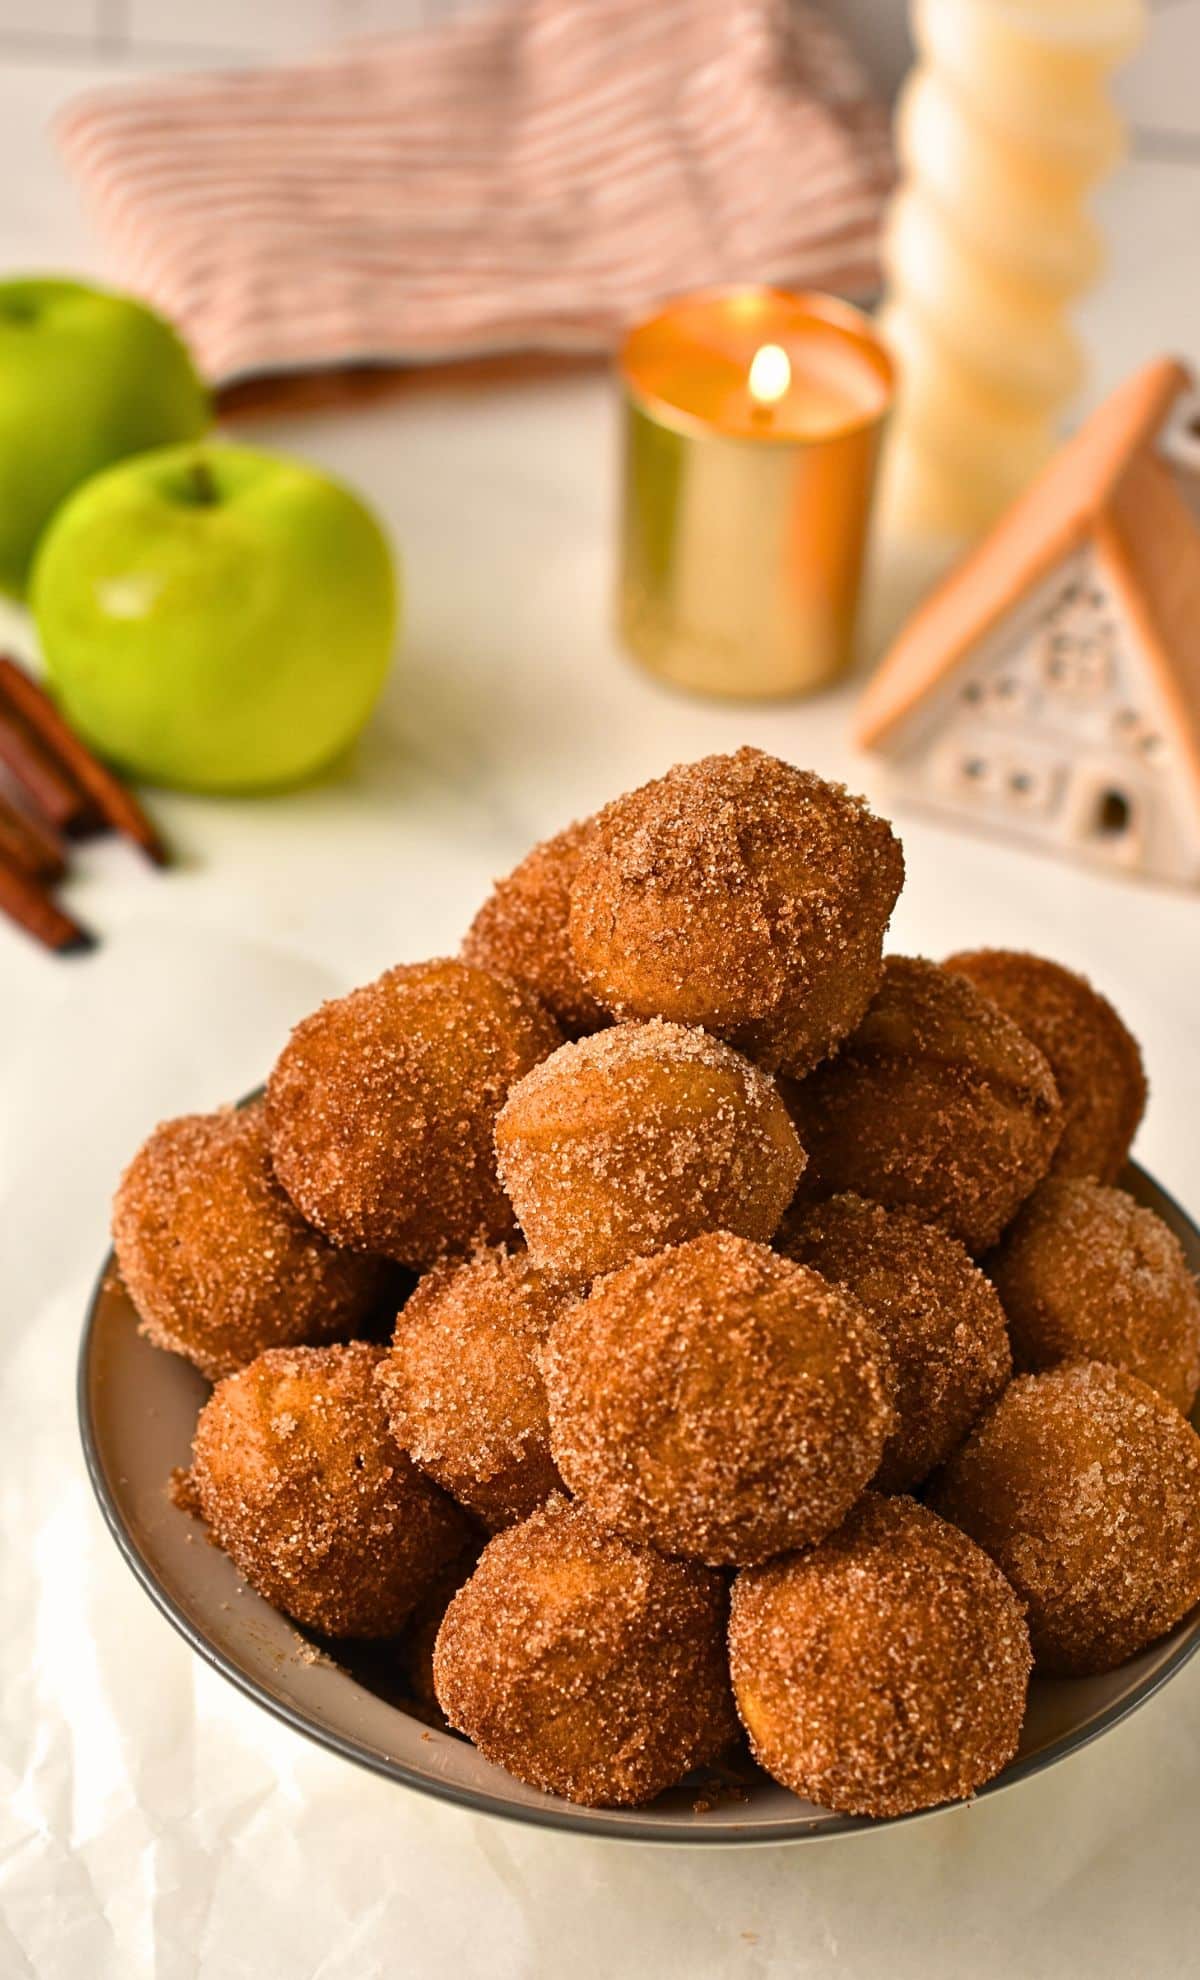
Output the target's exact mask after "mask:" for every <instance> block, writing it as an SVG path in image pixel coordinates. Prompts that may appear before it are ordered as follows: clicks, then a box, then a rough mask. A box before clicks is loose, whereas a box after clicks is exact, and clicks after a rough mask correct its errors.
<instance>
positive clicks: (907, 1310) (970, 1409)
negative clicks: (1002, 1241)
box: [777, 1196, 1012, 1492]
mask: <svg viewBox="0 0 1200 1980" xmlns="http://www.w3.org/2000/svg"><path fill="white" fill-rule="evenodd" d="M777 1245H778V1248H779V1250H780V1251H782V1252H783V1254H784V1256H785V1257H786V1258H792V1259H795V1260H796V1262H797V1263H798V1264H801V1265H809V1266H811V1267H812V1269H813V1270H814V1271H816V1272H819V1273H820V1274H821V1276H822V1278H824V1279H829V1280H832V1281H833V1282H834V1283H835V1284H836V1285H840V1286H843V1287H844V1288H845V1289H846V1291H847V1292H848V1293H850V1294H851V1295H852V1297H853V1298H855V1299H856V1300H857V1301H858V1303H859V1305H860V1306H861V1307H862V1309H863V1311H864V1312H865V1313H866V1315H867V1317H868V1319H870V1320H872V1321H874V1323H875V1325H876V1327H878V1329H879V1332H880V1334H881V1335H882V1337H883V1342H884V1346H885V1347H886V1349H887V1353H888V1358H889V1360H890V1362H891V1367H892V1374H893V1380H894V1388H893V1397H892V1399H893V1402H894V1405H895V1410H896V1427H895V1429H894V1430H893V1431H892V1434H891V1436H890V1437H889V1438H888V1441H887V1444H886V1446H885V1448H884V1453H883V1460H882V1463H881V1464H880V1467H879V1470H878V1471H877V1473H876V1474H875V1479H874V1484H875V1487H876V1490H877V1491H880V1492H907V1491H911V1490H912V1488H913V1487H914V1486H915V1485H919V1484H920V1482H921V1480H922V1479H923V1478H927V1477H928V1476H929V1473H930V1472H931V1471H932V1470H933V1469H934V1467H935V1465H938V1464H940V1463H941V1462H942V1460H943V1458H945V1457H947V1456H948V1455H949V1453H950V1452H951V1451H952V1450H953V1449H954V1448H955V1446H956V1445H957V1444H959V1443H961V1442H962V1439H963V1438H964V1437H965V1436H966V1434H967V1432H968V1430H969V1429H970V1428H971V1425H972V1424H973V1423H974V1422H975V1420H976V1418H977V1417H978V1416H979V1415H980V1413H981V1412H982V1411H983V1410H984V1409H985V1408H986V1407H987V1405H988V1404H989V1403H991V1402H994V1401H995V1400H996V1398H997V1396H998V1395H999V1394H1000V1393H1001V1391H1002V1390H1003V1388H1004V1387H1005V1384H1006V1383H1007V1382H1008V1380H1009V1377H1010V1376H1011V1374H1012V1355H1011V1353H1010V1350H1009V1343H1008V1332H1007V1329H1006V1327H1005V1322H1004V1309H1003V1308H1002V1306H1001V1304H1000V1301H999V1299H998V1297H997V1295H996V1290H995V1287H994V1286H993V1285H992V1284H991V1282H990V1280H988V1279H987V1278H985V1277H984V1274H983V1273H982V1272H981V1271H980V1270H979V1267H978V1266H977V1265H975V1264H974V1263H973V1262H972V1260H971V1258H970V1256H969V1254H968V1252H967V1251H966V1249H965V1247H964V1246H963V1245H961V1244H959V1242H958V1240H957V1239H956V1238H952V1237H950V1236H949V1234H948V1233H947V1232H946V1231H942V1230H939V1229H937V1227H936V1226H935V1225H933V1224H926V1223H924V1222H923V1221H922V1220H921V1218H919V1217H918V1216H917V1215H916V1213H915V1212H914V1211H912V1210H903V1209H898V1210H885V1209H884V1208H883V1206H882V1205H881V1204H878V1203H868V1202H866V1201H865V1199H864V1198H863V1197H861V1196H834V1197H831V1198H830V1199H829V1201H828V1202H825V1203H817V1204H812V1205H807V1206H802V1207H801V1206H798V1207H797V1209H796V1211H795V1212H794V1213H793V1214H790V1215H789V1216H788V1218H787V1219H786V1220H785V1224H784V1230H783V1232H782V1233H781V1234H780V1237H779V1239H778V1240H777Z"/></svg>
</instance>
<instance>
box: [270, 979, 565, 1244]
mask: <svg viewBox="0 0 1200 1980" xmlns="http://www.w3.org/2000/svg"><path fill="white" fill-rule="evenodd" d="M560 1038H561V1034H560V1032H559V1029H558V1026H557V1025H556V1024H555V1023H554V1020H553V1018H551V1017H550V1016H549V1014H548V1013H547V1012H546V1011H544V1010H543V1009H542V1008H541V1006H540V1004H538V1002H537V1001H536V999H535V998H534V996H533V995H532V993H531V992H530V991H528V990H526V989H525V988H524V987H523V986H521V985H519V984H516V983H513V982H510V981H509V979H508V978H507V977H501V976H496V975H494V974H493V973H492V972H491V971H490V970H485V969H478V968H476V967H475V966H474V965H473V964H469V963H462V962H428V963H407V964H401V965H400V966H399V967H398V968H396V969H390V970H388V971H387V972H386V974H385V975H383V976H381V977H379V978H378V980H377V981H376V982H374V983H369V984H367V985H366V986H365V988H363V989H361V990H352V991H351V992H350V994H349V996H347V997H339V998H336V999H335V1000H334V1001H332V1002H331V1003H327V1004H322V1006H321V1008H320V1010H318V1011H315V1012H314V1013H313V1015H312V1016H311V1017H308V1018H305V1019H304V1021H303V1023H301V1024H298V1025H297V1026H296V1029H295V1030H294V1031H293V1033H292V1035H291V1038H290V1040H289V1041H288V1043H287V1045H286V1046H285V1047H284V1050H283V1052H282V1054H281V1055H280V1057H279V1059H278V1061H277V1063H276V1066H275V1070H274V1072H273V1073H272V1074H271V1078H270V1082H269V1085H268V1087H267V1121H268V1125H269V1129H270V1137H271V1155H272V1159H273V1161H274V1164H275V1170H276V1173H277V1175H278V1177H279V1180H280V1182H281V1183H282V1184H283V1186H284V1188H285V1189H286V1190H287V1192H288V1195H289V1196H290V1197H291V1198H292V1199H293V1201H294V1202H295V1203H296V1204H297V1205H298V1206H299V1208H300V1209H301V1211H302V1212H303V1213H304V1215H305V1216H306V1217H307V1218H308V1219H309V1220H310V1222H312V1223H314V1224H316V1226H317V1228H318V1229H319V1230H322V1231H324V1232H325V1234H326V1235H327V1236H328V1237H330V1238H331V1239H332V1240H333V1242H334V1243H335V1244H344V1245H352V1246H356V1247H358V1248H359V1249H361V1250H366V1251H378V1252H381V1253H382V1254H383V1255H384V1256H385V1257H388V1258H395V1259H398V1260H400V1262H401V1263H402V1264H406V1265H417V1266H424V1265H429V1264H432V1263H433V1262H434V1260H435V1259H437V1258H439V1257H440V1256H442V1255H443V1254H444V1253H446V1252H448V1251H452V1250H461V1249H464V1248H465V1247H467V1246H469V1245H470V1244H472V1243H474V1242H476V1241H477V1240H478V1241H483V1242H487V1241H488V1240H492V1239H497V1238H503V1237H508V1236H510V1235H511V1234H512V1231H513V1215H512V1210H511V1207H510V1205H509V1203H508V1200H507V1198H506V1197H505V1195H504V1192H503V1190H502V1189H501V1187H500V1184H499V1181H498V1180H497V1177H496V1164H495V1155H494V1151H493V1148H492V1132H493V1129H494V1126H495V1121H496V1115H497V1114H498V1112H499V1110H500V1107H501V1105H502V1104H503V1101H504V1096H505V1094H506V1093H507V1091H508V1089H509V1087H510V1086H511V1085H512V1084H513V1082H514V1081H515V1080H518V1079H520V1077H521V1075H522V1074H523V1073H526V1072H528V1071H529V1070H530V1068H531V1067H532V1066H534V1065H536V1064H537V1062H538V1060H539V1059H542V1058H545V1056H546V1054H547V1053H548V1052H552V1051H553V1050H554V1048H555V1046H556V1045H557V1044H558V1043H559V1042H560Z"/></svg>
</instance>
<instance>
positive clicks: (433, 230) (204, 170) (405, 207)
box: [60, 0, 891, 383]
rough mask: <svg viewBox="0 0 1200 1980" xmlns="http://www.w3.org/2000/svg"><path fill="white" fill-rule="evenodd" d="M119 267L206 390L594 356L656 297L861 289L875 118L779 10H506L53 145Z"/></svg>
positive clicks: (162, 86)
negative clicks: (494, 356) (765, 284)
mask: <svg viewBox="0 0 1200 1980" xmlns="http://www.w3.org/2000/svg"><path fill="white" fill-rule="evenodd" d="M60 136H61V139H62V142H63V145H64V148H65V150H66V153H67V157H68V159H69V161H70V163H71V165H72V166H73V168H74V170H75V171H76V173H77V174H78V176H79V178H80V180H81V181H82V183H83V185H84V187H85V189H86V191H87V193H88V194H89V196H90V198H91V199H92V200H93V202H94V204H95V207H96V210H97V213H98V215H99V217H100V220H101V224H102V225H103V226H104V228H105V229H106V231H107V232H108V233H109V235H110V236H111V239H112V241H113V244H114V246H115V249H116V251H117V254H118V258H119V267H120V271H121V272H122V273H123V274H124V276H125V277H126V278H127V279H128V280H129V281H130V282H131V284H132V285H133V286H134V287H136V288H137V289H139V290H140V291H141V292H142V293H144V294H145V295H146V296H147V297H148V298H149V299H150V300H151V301H153V302H154V303H156V304H157V305H158V307H159V308H161V309H162V310H164V311H165V312H166V314H167V315H168V316H170V317H172V318H173V319H174V320H175V321H176V322H177V323H178V324H179V326H180V328H181V329H182V330H183V332H184V334H185V336H187V337H188V338H189V340H190V341H191V344H192V346H193V349H194V351H195V353H196V355H197V359H198V361H199V363H200V365H201V367H202V368H203V369H204V371H205V372H206V373H207V374H208V376H209V377H210V378H211V379H213V380H214V381H217V382H221V383H225V382H228V381H229V380H231V379H234V378H238V377H245V376H248V375H252V374H255V373H261V372H278V371H287V370H295V369H299V368H307V367H311V366H318V365H329V364H344V363H349V362H353V361H362V360H371V359H380V360H387V359H400V360H405V359H418V360H419V359H432V358H437V357H447V356H458V355H465V354H468V353H479V352H487V351H501V350H515V349H521V348H539V349H579V350H587V349H605V348H607V347H609V346H610V345H611V344H612V342H613V340H614V338H615V337H616V335H617V334H618V333H619V331H620V330H621V328H622V326H623V325H624V324H626V323H628V322H629V321H631V320H632V319H633V318H635V317H637V316H638V315H640V314H642V313H644V312H645V311H646V310H647V309H648V308H649V307H650V306H652V304H653V303H654V302H655V301H656V300H657V299H658V298H659V297H662V296H665V295H669V294H672V293H675V292H678V291H680V290H684V289H690V288H698V287H703V286H704V285H706V284H709V283H718V282H739V281H747V280H754V281H775V282H783V283H788V284H792V285H800V286H809V287H820V288H825V289H833V290H837V291H840V292H841V293H843V294H851V295H853V294H859V295H861V294H864V293H866V292H869V291H870V290H871V289H873V288H874V286H875V284H876V279H877V264H876V243H877V235H878V224H879V215H880V207H881V202H882V197H883V194H884V192H885V191H886V189H887V186H888V183H889V179H890V173H891V156H890V150H889V144H888V132H887V123H886V119H885V117H884V114H883V112H882V110H881V109H880V107H879V106H878V105H877V104H876V103H875V102H874V101H873V100H872V98H871V95H870V92H869V90H868V88H867V85H866V82H865V80H864V77H863V74H862V72H861V70H860V68H859V66H858V64H857V62H856V61H855V59H854V57H853V56H852V54H851V53H850V52H849V50H848V49H847V47H846V45H845V43H844V42H843V41H842V39H841V37H840V36H839V35H838V34H837V33H836V32H835V31H834V30H833V29H831V27H830V26H829V25H828V23H827V22H826V21H824V20H823V19H822V18H821V17H820V16H819V15H818V14H816V13H814V12H812V11H810V10H808V9H804V10H797V9H796V8H795V7H793V6H791V5H789V4H788V0H516V4H512V0H510V4H508V5H505V6H503V7H501V8H499V9H498V10H491V11H488V12H485V13H483V14H479V15H473V16H468V17H467V18H466V19H463V20H460V21H458V22H456V23H454V24H453V25H451V26H449V27H445V28H442V29H439V30H437V31H436V32H432V33H425V34H420V35H414V36H406V37H403V38H398V37H389V38H387V39H380V40H371V41H363V42H359V43H356V44H351V45H349V46H345V47H342V48H340V49H338V50H336V51H334V52H332V53H328V54H325V55H322V56H320V57H318V58H316V59H314V60H312V61H308V62H304V63H297V64H293V65H291V66H288V67H281V68H272V69H263V70H251V71H245V70H243V71H240V72H238V71H235V72H232V73H229V74H221V75H211V74H210V75H197V76H187V77H181V78H178V79H171V80H169V81H163V80H154V81H140V82H138V83H136V84H130V85H126V86H122V87H120V88H117V89H110V90H106V91H104V92H103V93H98V94H94V95H90V96H87V97H85V98H83V99H82V100H80V101H79V102H78V103H76V104H74V105H73V106H72V107H71V108H70V109H69V110H68V112H67V113H66V115H65V117H64V118H63V120H62V122H61V124H60Z"/></svg>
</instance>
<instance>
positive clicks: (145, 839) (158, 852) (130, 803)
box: [0, 657, 167, 866]
mask: <svg viewBox="0 0 1200 1980" xmlns="http://www.w3.org/2000/svg"><path fill="white" fill-rule="evenodd" d="M5 704H7V707H8V708H9V709H10V710H12V711H13V713H14V714H15V715H16V716H18V717H19V718H20V719H21V720H22V721H23V722H25V723H26V724H27V726H28V728H29V729H30V730H31V731H32V732H34V733H35V734H36V736H37V738H38V741H39V743H40V744H42V745H43V746H44V748H45V749H46V750H47V751H51V752H53V754H54V756H55V757H56V758H57V759H58V762H59V763H60V765H61V766H62V768H63V770H64V771H66V772H67V773H68V775H69V776H70V777H71V778H72V779H73V780H74V782H75V783H76V784H77V785H78V787H79V789H80V790H81V791H82V792H83V793H84V795H85V797H86V798H87V800H88V802H89V804H90V805H91V806H92V807H94V809H95V811H97V812H98V813H99V815H100V817H101V818H102V819H103V820H104V821H105V823H106V824H108V825H111V826H112V828H113V830H114V831H115V832H120V833H121V834H122V835H123V837H125V838H127V839H131V840H132V841H133V843H134V844H135V845H137V846H140V847H141V849H142V851H143V852H144V853H145V854H146V857H147V858H148V859H152V860H153V861H154V863H155V865H156V866H165V865H166V864H167V849H166V846H165V845H164V843H163V841H162V838H161V836H160V835H159V833H158V831H157V830H156V828H155V827H154V826H153V825H152V824H151V822H150V820H149V819H148V818H147V816H146V814H145V812H144V811H143V810H142V807H141V805H140V804H139V803H138V802H137V799H136V798H135V797H133V795H132V794H131V792H129V791H127V790H126V788H125V786H124V784H123V783H122V782H121V781H120V779H119V778H118V777H116V776H114V774H113V772H112V771H111V770H110V769H109V768H108V765H107V764H106V763H101V762H100V760H99V758H98V757H95V756H93V755H92V752H91V750H90V749H89V748H88V747H87V744H86V743H84V742H82V741H81V740H80V738H79V737H78V736H77V735H76V734H75V731H74V730H73V729H72V728H70V727H69V725H68V724H67V723H66V722H65V721H64V719H63V717H62V716H61V715H60V714H59V712H58V709H57V708H56V707H55V705H54V703H53V702H52V701H51V699H50V697H49V695H48V694H47V693H46V691H45V689H44V688H42V687H41V686H39V684H38V682H37V681H35V680H34V679H33V676H32V675H31V674H27V673H26V672H25V670H24V668H23V667H19V666H18V665H17V663H16V661H15V660H11V659H8V658H7V657H3V658H0V713H2V710H3V707H4V705H5Z"/></svg>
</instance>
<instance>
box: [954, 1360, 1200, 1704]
mask: <svg viewBox="0 0 1200 1980" xmlns="http://www.w3.org/2000/svg"><path fill="white" fill-rule="evenodd" d="M934 1503H935V1504H936V1505H937V1507H938V1510H939V1511H940V1512H942V1513H943V1514H944V1515H945V1517H946V1518H947V1519H950V1520H953V1521H954V1524H955V1525H956V1526H961V1527H962V1528H963V1530H964V1532H966V1533H969V1534H971V1536H972V1537H973V1538H974V1539H975V1540H977V1541H978V1542H979V1545H980V1546H981V1547H983V1548H984V1549H985V1550H986V1551H987V1552H988V1553H989V1554H990V1555H991V1557H992V1559H993V1560H994V1561H995V1562H996V1564H997V1566H998V1567H999V1568H1000V1569H1001V1570H1002V1571H1003V1573H1004V1574H1005V1575H1006V1576H1007V1577H1008V1579H1009V1581H1010V1582H1011V1583H1012V1585H1013V1587H1014V1588H1015V1589H1016V1591H1017V1593H1018V1595H1020V1597H1021V1598H1022V1600H1023V1601H1024V1602H1025V1604H1026V1606H1027V1609H1028V1614H1029V1629H1030V1635H1031V1636H1032V1639H1033V1652H1034V1656H1035V1658H1036V1660H1037V1664H1038V1668H1039V1669H1040V1670H1042V1671H1047V1672H1053V1673H1058V1674H1060V1675H1064V1676H1086V1675H1088V1674H1089V1673H1092V1672H1097V1671H1110V1670H1114V1669H1115V1668H1116V1666H1117V1665H1118V1664H1123V1663H1125V1661H1126V1660H1127V1659H1128V1658H1130V1657H1134V1656H1136V1655H1137V1653H1138V1651H1139V1650H1144V1649H1145V1648H1146V1646H1147V1645H1148V1644H1150V1643H1153V1642H1154V1641H1155V1639H1156V1638H1157V1637H1160V1636H1163V1635H1165V1633H1166V1632H1167V1630H1169V1629H1172V1628H1173V1627H1174V1625H1175V1624H1176V1623H1177V1622H1178V1621H1179V1619H1180V1617H1181V1616H1184V1615H1186V1614H1187V1612H1188V1610H1189V1609H1190V1608H1191V1607H1192V1606H1193V1605H1194V1604H1195V1603H1196V1602H1197V1601H1200V1437H1197V1435H1196V1432H1195V1431H1194V1430H1193V1429H1192V1426H1191V1424H1190V1423H1188V1422H1187V1421H1186V1419H1185V1418H1184V1417H1182V1416H1181V1415H1180V1414H1179V1411H1178V1410H1177V1409H1175V1408H1174V1407H1173V1406H1172V1404H1170V1403H1169V1402H1167V1401H1165V1400H1164V1398H1163V1397H1162V1396H1160V1395H1158V1394H1157V1393H1156V1391H1155V1390H1153V1389H1151V1388H1148V1387H1147V1386H1146V1384H1145V1383H1144V1382H1139V1381H1138V1379H1137V1377H1136V1376H1135V1375H1127V1374H1126V1373H1125V1372H1124V1370H1123V1369H1118V1368H1110V1367H1107V1366H1106V1365H1104V1364H1103V1363H1101V1362H1097V1361H1079V1362H1073V1363H1070V1364H1068V1365H1066V1366H1063V1367H1061V1368H1052V1369H1049V1370H1047V1371H1046V1372H1044V1373H1043V1374H1040V1375H1019V1376H1018V1377H1017V1379H1016V1380H1015V1381H1014V1382H1013V1383H1011V1384H1010V1386H1009V1388H1008V1389H1006V1390H1005V1393H1004V1395H1003V1396H1002V1397H1001V1398H1000V1401H999V1402H998V1403H996V1404H995V1406H994V1407H993V1408H992V1409H991V1410H989V1412H988V1413H987V1415H986V1416H985V1417H984V1418H983V1419H982V1421H981V1422H980V1423H979V1424H978V1425H977V1426H976V1428H975V1430H974V1431H973V1433H972V1435H971V1436H970V1437H969V1438H968V1439H967V1442H966V1443H965V1444H964V1445H963V1447H962V1449H961V1450H960V1451H959V1452H958V1453H957V1454H956V1455H955V1456H954V1457H953V1458H952V1459H951V1460H950V1462H949V1464H948V1465H947V1466H946V1469H945V1472H944V1473H943V1475H942V1478H941V1480H940V1482H939V1485H938V1489H937V1493H936V1497H935V1501H934Z"/></svg>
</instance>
